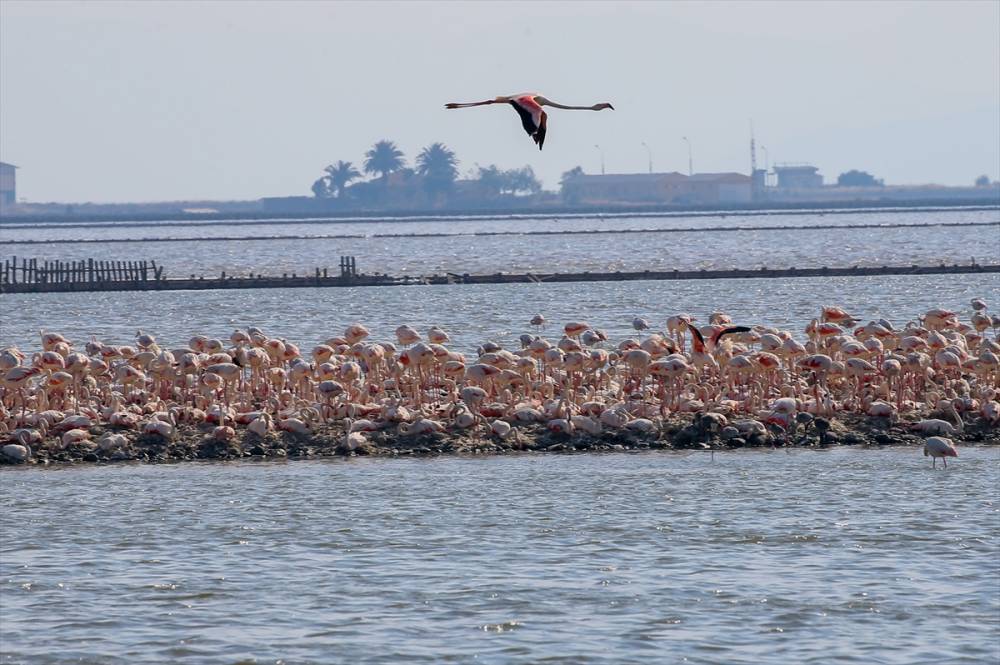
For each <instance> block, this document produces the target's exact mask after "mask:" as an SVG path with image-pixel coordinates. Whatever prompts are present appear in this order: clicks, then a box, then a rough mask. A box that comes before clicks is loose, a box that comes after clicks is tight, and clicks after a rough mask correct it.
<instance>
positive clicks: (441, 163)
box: [417, 143, 458, 194]
mask: <svg viewBox="0 0 1000 665" xmlns="http://www.w3.org/2000/svg"><path fill="white" fill-rule="evenodd" d="M457 165H458V159H456V158H455V153H454V152H452V151H451V150H448V148H447V147H446V146H445V145H444V144H443V143H432V144H431V145H429V146H427V147H426V148H424V149H423V150H422V151H421V152H420V154H419V155H417V173H419V174H420V175H421V176H423V177H424V187H425V188H426V189H427V191H428V193H430V194H435V193H439V192H446V191H448V190H449V189H451V186H452V185H453V184H454V183H455V178H457V177H458V168H457Z"/></svg>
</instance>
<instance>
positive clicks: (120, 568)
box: [0, 211, 1000, 664]
mask: <svg viewBox="0 0 1000 665" xmlns="http://www.w3.org/2000/svg"><path fill="white" fill-rule="evenodd" d="M789 217H790V216H780V217H775V218H773V219H772V220H771V221H773V222H774V223H776V224H781V225H787V224H792V223H794V220H790V219H789ZM854 217H856V219H855V218H854ZM996 217H997V213H996V211H975V212H961V211H959V212H951V211H949V212H927V213H906V214H903V213H888V212H887V213H877V214H874V215H854V216H853V217H852V215H851V214H847V215H836V216H826V217H822V219H821V218H820V216H819V215H812V216H810V215H808V214H806V215H803V216H802V220H801V221H802V222H803V223H818V222H822V223H846V224H848V225H849V224H851V223H870V222H872V221H873V220H875V219H882V220H883V222H884V223H887V224H894V223H931V222H930V221H928V220H933V219H937V220H939V221H941V222H947V223H955V222H961V221H962V220H966V221H971V222H975V223H981V222H983V221H986V222H992V221H994V220H995V219H996ZM574 223H580V224H584V225H586V224H591V225H592V227H593V228H594V229H595V230H607V229H608V228H620V229H622V230H625V229H627V228H628V227H630V226H631V227H632V228H653V227H654V226H656V225H658V224H659V225H664V226H666V225H670V224H675V225H680V226H684V225H688V226H690V225H692V224H706V225H720V224H727V225H728V224H732V225H738V224H751V223H752V224H755V225H760V224H764V223H769V221H768V220H767V219H765V218H764V216H761V219H754V220H748V219H746V218H739V219H729V218H727V219H725V220H719V219H714V220H710V219H707V218H706V219H695V220H694V221H692V220H691V219H684V220H678V219H666V220H657V219H648V218H632V219H615V220H600V219H591V220H583V221H579V220H578V221H577V222H574ZM393 224H395V225H397V226H398V227H400V228H403V227H405V232H408V233H413V232H431V231H432V230H433V229H434V228H435V227H434V226H426V225H425V224H402V223H398V222H391V223H390V222H387V223H385V224H374V225H373V224H365V225H359V227H363V228H364V229H365V233H366V234H369V235H370V234H374V233H384V232H388V231H391V230H393V229H394V228H395V227H394V226H392V225H393ZM426 224H428V225H429V224H441V225H448V224H464V225H467V227H462V226H448V227H447V228H448V229H451V231H448V232H449V233H451V232H453V231H455V230H459V231H462V233H466V234H467V235H461V234H460V235H453V236H448V237H444V238H441V237H438V238H416V239H413V238H391V239H379V238H357V239H351V240H329V241H309V240H293V241H246V242H244V241H209V240H205V241H198V242H192V241H183V242H179V243H172V242H171V243H147V244H142V245H135V246H132V245H130V244H129V243H124V244H122V243H95V244H81V245H78V246H77V245H65V244H56V245H31V246H26V245H4V244H3V243H2V242H0V255H4V256H6V255H10V254H14V253H16V254H18V255H19V256H25V255H29V256H30V255H32V253H34V255H37V256H39V257H47V258H57V257H58V258H62V259H66V258H71V257H70V256H68V254H71V253H72V252H77V254H74V255H73V256H76V257H77V258H81V257H88V256H89V257H93V258H103V259H122V258H137V256H136V255H139V258H157V260H158V261H162V262H163V264H164V265H166V266H168V271H169V270H170V269H171V267H176V266H182V267H183V268H184V271H191V272H198V273H201V272H204V273H206V274H211V273H213V272H215V271H217V270H219V269H220V267H221V269H227V270H232V269H233V268H234V267H237V266H242V268H244V269H247V270H250V269H252V270H254V271H263V272H265V273H268V274H275V273H280V272H282V271H288V272H292V271H295V270H299V271H300V272H302V271H311V269H312V268H313V267H314V266H316V265H329V266H335V265H336V256H335V255H336V254H341V253H344V254H355V255H357V256H358V267H359V269H360V270H363V271H368V272H372V271H375V270H382V271H385V272H391V273H394V274H401V273H403V272H406V271H410V272H412V273H413V274H418V273H420V274H425V273H430V272H437V271H440V270H442V269H448V270H454V271H459V272H492V271H494V270H515V269H530V270H539V271H541V270H559V269H562V270H568V269H571V270H577V269H581V270H582V269H593V270H598V269H608V268H609V267H610V268H611V269H615V268H614V266H616V265H621V267H622V268H623V269H644V268H648V269H654V268H657V267H663V266H665V265H670V266H671V267H673V266H676V267H678V268H684V267H701V266H704V267H725V266H731V265H735V266H741V267H747V266H751V267H752V266H757V265H761V264H767V265H769V266H772V267H777V266H781V265H830V266H834V265H850V264H852V263H855V262H862V263H864V262H868V263H874V264H878V265H881V264H883V263H887V264H888V263H903V264H909V263H931V262H932V263H936V262H938V261H942V260H943V261H947V262H949V263H951V262H955V261H959V262H967V261H968V259H969V257H971V256H976V257H977V259H978V260H979V261H980V262H981V263H986V262H994V263H995V262H1000V237H998V235H1000V231H998V229H997V227H995V226H987V227H983V226H968V227H956V228H948V229H942V228H940V227H937V228H935V227H929V228H914V229H846V230H845V229H842V230H834V231H830V230H827V231H792V230H788V231H753V232H749V231H747V232H742V231H740V232H711V231H704V232H701V233H698V232H684V233H663V232H650V233H649V234H634V233H622V234H616V233H610V234H609V233H602V234H594V235H576V234H564V235H552V236H474V235H468V234H471V233H482V232H487V233H488V232H491V230H496V229H501V230H504V229H509V228H515V229H518V228H520V229H526V230H530V229H542V230H545V229H550V228H561V227H560V225H566V224H567V222H566V221H565V220H556V221H546V220H530V221H529V220H520V221H517V220H514V221H511V220H505V221H502V222H501V221H489V220H486V221H484V220H472V221H463V222H434V223H431V222H428V223H426ZM509 224H515V226H514V227H509V226H508V225H509ZM614 224H617V225H618V227H613V226H611V227H609V225H614ZM517 225H520V226H517ZM582 228H586V226H584V227H582ZM348 230H352V229H350V228H349V227H345V226H344V225H338V226H337V228H335V229H319V228H317V227H316V226H308V228H306V225H303V229H302V232H303V233H331V234H332V233H339V234H344V233H346V232H347V231H348ZM2 233H3V236H2V237H0V240H10V239H12V237H11V234H12V233H18V234H22V233H28V234H29V235H30V237H34V238H37V237H39V236H40V234H45V235H44V236H42V237H48V238H50V239H55V238H56V237H61V238H63V239H67V238H72V237H81V238H82V237H88V235H89V236H90V237H95V238H96V237H99V235H100V234H111V235H104V236H102V237H104V238H113V237H121V236H122V234H123V233H143V234H145V233H154V234H168V235H169V234H175V235H177V236H180V235H182V234H183V235H191V234H192V233H193V232H192V229H191V228H180V225H176V228H174V227H172V226H171V225H164V226H157V227H153V228H142V229H133V230H128V231H125V230H123V229H103V228H102V229H97V228H94V229H58V230H53V229H48V228H47V229H44V230H42V231H36V232H22V231H10V230H5V231H3V232H2ZM194 233H198V234H202V233H205V234H211V233H217V234H225V235H229V234H233V233H248V234H258V233H268V234H276V233H289V227H288V226H286V225H280V227H279V226H277V225H276V226H275V227H274V228H270V227H266V225H265V227H264V228H263V230H262V227H261V226H248V227H245V228H244V227H240V226H239V225H238V224H234V225H232V227H199V228H198V230H197V231H195V232H194ZM49 234H51V235H49ZM60 234H61V235H60ZM69 234H73V235H69ZM272 243H278V244H272ZM281 243H285V244H281ZM344 243H348V244H346V245H345V244H344ZM349 243H356V245H354V246H351V245H350V244H349ZM157 252H160V253H161V254H156V253H157ZM671 262H674V263H673V264H672V263H671ZM998 296H1000V275H957V276H954V275H941V276H891V277H880V278H867V277H866V278H826V279H817V278H800V279H783V280H782V279H749V280H713V281H697V282H693V281H692V282H655V281H646V282H642V281H637V282H605V283H580V284H544V283H543V284H510V285H503V284H495V285H452V286H410V287H388V288H329V289H316V288H303V289H259V290H246V291H196V292H131V293H129V292H124V293H76V294H73V293H52V294H39V295H27V294H20V295H11V294H6V295H3V296H0V309H2V313H0V347H2V346H7V345H9V344H17V345H18V346H20V347H21V348H22V349H23V350H25V351H28V350H32V351H33V350H36V349H37V348H38V347H39V338H38V330H39V329H41V328H44V329H46V330H56V331H59V332H62V333H63V334H65V335H67V336H68V337H70V338H72V339H74V340H76V341H77V342H78V343H82V342H84V341H86V340H88V339H89V338H90V336H91V335H95V336H97V337H99V338H100V339H102V340H105V341H109V342H116V343H129V342H131V341H132V340H133V339H134V335H135V331H136V329H139V328H141V329H143V330H144V331H148V332H152V333H153V334H155V335H157V337H158V338H159V340H160V341H161V343H164V344H166V345H168V346H176V345H181V344H186V342H187V340H188V338H190V337H191V336H192V335H193V334H195V333H201V334H207V335H212V336H218V337H222V338H228V335H229V334H230V333H231V332H232V330H233V328H236V327H242V328H245V327H246V326H250V325H257V326H261V327H263V328H264V329H265V331H266V332H268V333H269V334H272V335H275V336H279V337H284V338H287V339H289V340H291V341H294V342H296V343H298V344H300V345H302V346H303V347H304V350H306V351H308V349H310V348H311V346H312V345H313V344H316V343H318V342H320V341H323V340H325V339H327V338H328V337H330V336H332V335H335V334H340V333H341V332H342V331H343V329H344V327H345V326H346V325H347V324H349V323H352V322H354V321H361V322H363V323H365V324H366V325H368V327H369V328H370V329H371V330H372V336H373V338H375V339H376V340H391V339H394V338H393V331H394V330H395V328H396V327H397V326H398V325H400V324H401V323H409V324H411V325H414V326H416V327H417V328H418V329H419V330H420V331H421V332H425V331H426V329H427V328H428V327H429V326H430V325H431V324H438V325H441V326H442V327H443V328H445V329H446V330H447V331H448V332H449V334H451V336H452V339H453V343H452V346H453V347H454V348H456V349H459V350H462V351H470V350H472V349H474V348H475V346H476V345H478V344H480V343H481V342H483V341H484V340H486V339H493V340H496V341H500V342H502V343H505V344H508V345H514V344H516V338H517V336H518V335H519V334H520V333H522V332H526V331H528V320H529V319H530V317H531V316H532V315H533V314H535V313H536V312H541V313H543V314H544V315H545V316H546V317H547V318H548V320H549V321H550V322H551V324H550V326H549V327H548V328H547V329H546V331H545V334H547V335H549V336H550V337H557V336H558V334H559V331H560V330H561V325H562V324H563V323H565V322H567V321H569V320H580V319H583V320H586V321H589V322H590V323H591V324H592V325H593V326H595V327H601V328H604V329H605V330H606V331H607V332H608V333H609V335H610V337H611V339H612V340H614V341H616V342H617V341H619V340H621V339H623V338H624V337H626V336H631V335H634V334H635V333H634V331H633V330H632V329H631V326H630V322H631V320H632V318H633V317H635V316H643V317H646V318H647V319H649V320H650V322H651V323H652V324H653V326H654V327H656V328H661V329H662V327H663V325H664V320H665V319H666V317H667V316H669V315H671V314H675V313H678V312H690V313H692V314H695V315H696V316H697V317H698V319H699V320H700V321H705V320H706V319H707V315H708V314H709V313H710V312H712V311H715V310H723V311H726V312H728V313H730V314H731V315H732V316H733V317H734V319H735V320H736V321H737V322H739V323H749V324H753V323H764V324H770V325H778V326H782V327H787V328H790V329H792V330H795V331H796V332H797V333H801V330H802V328H803V327H804V326H805V324H806V323H807V322H808V321H809V319H811V318H813V317H815V316H817V315H818V314H819V307H820V305H822V304H836V305H840V306H843V307H845V308H846V309H847V310H848V311H851V312H853V313H854V314H855V315H856V316H859V317H861V318H862V319H863V320H869V319H873V318H878V317H883V316H884V317H886V318H889V319H890V320H892V321H893V322H894V323H896V324H897V325H902V324H904V323H905V322H906V321H907V320H909V319H912V318H914V317H916V316H918V315H920V314H922V313H923V312H925V311H926V310H927V309H929V308H931V307H937V306H943V307H948V308H952V309H955V310H957V311H959V312H962V313H963V318H967V315H968V313H969V300H970V299H972V298H974V297H983V298H986V299H987V300H988V301H989V302H990V303H991V306H992V307H994V308H995V307H996V306H997V304H998V303H997V299H998ZM960 455H961V457H959V458H958V459H957V460H953V462H952V464H950V465H949V468H948V470H947V471H943V470H942V469H940V468H939V469H938V470H937V471H932V470H931V469H930V464H929V462H928V461H927V459H926V458H924V457H922V456H921V455H920V452H919V450H917V449H906V448H890V449H882V450H859V449H854V448H849V449H838V450H830V451H809V450H801V451H792V452H790V453H786V452H784V451H779V452H772V451H733V452H727V453H723V454H718V455H716V457H715V460H714V462H713V461H712V459H711V457H710V456H709V455H707V454H702V453H696V454H683V453H666V452H658V453H635V454H624V453H623V454H588V455H545V456H542V455H529V454H524V455H517V456H510V457H495V458H436V459H422V460H404V459H349V460H329V461H294V462H288V463H281V462H267V463H229V464H209V463H188V464H180V465H170V466H126V465H117V466H109V467H76V468H73V467H67V468H59V469H38V468H16V469H15V468H0V501H2V505H3V506H4V510H3V511H0V662H5V663H23V662H32V663H69V662H74V663H160V662H192V663H194V662H197V663H275V662H284V663H310V662H314V663H319V662H345V663H383V662H385V663H388V662H417V663H423V662H426V663H441V662H454V663H467V662H472V661H475V662H483V663H506V662H511V661H530V662H546V663H567V664H569V663H574V664H575V663H619V662H652V661H659V662H690V663H829V662H834V661H836V662H845V663H850V662H856V663H901V664H902V663H918V662H919V663H924V662H933V663H991V662H998V661H1000V570H998V567H997V563H996V562H997V561H998V560H1000V514H998V504H997V502H998V501H1000V497H998V494H997V487H1000V450H997V449H991V448H976V447H963V448H962V449H961V451H960Z"/></svg>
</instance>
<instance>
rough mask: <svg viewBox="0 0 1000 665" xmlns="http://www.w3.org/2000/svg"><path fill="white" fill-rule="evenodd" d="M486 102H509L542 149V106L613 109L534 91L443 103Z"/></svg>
mask: <svg viewBox="0 0 1000 665" xmlns="http://www.w3.org/2000/svg"><path fill="white" fill-rule="evenodd" d="M488 104H510V105H511V106H513V107H514V110H515V111H517V114H518V115H519V116H521V126H522V127H524V131H526V132H528V136H530V137H531V138H532V139H534V141H535V143H537V144H538V149H539V150H541V149H542V145H543V144H544V143H545V131H546V121H547V118H548V115H547V114H546V113H545V111H543V110H542V107H543V106H551V107H553V108H557V109H569V110H574V111H601V110H603V109H611V110H612V111H614V110H615V107H614V106H612V105H611V104H609V103H608V102H601V103H600V104H594V105H593V106H566V105H565V104H557V103H555V102H553V101H550V100H548V99H546V98H545V97H542V96H541V95H539V94H537V93H534V92H524V93H521V94H519V95H509V96H506V97H496V98H494V99H487V100H486V101H484V102H469V103H462V104H459V103H454V102H452V103H450V104H445V105H444V107H445V108H446V109H464V108H468V107H470V106H486V105H488Z"/></svg>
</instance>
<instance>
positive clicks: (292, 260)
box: [0, 209, 1000, 277]
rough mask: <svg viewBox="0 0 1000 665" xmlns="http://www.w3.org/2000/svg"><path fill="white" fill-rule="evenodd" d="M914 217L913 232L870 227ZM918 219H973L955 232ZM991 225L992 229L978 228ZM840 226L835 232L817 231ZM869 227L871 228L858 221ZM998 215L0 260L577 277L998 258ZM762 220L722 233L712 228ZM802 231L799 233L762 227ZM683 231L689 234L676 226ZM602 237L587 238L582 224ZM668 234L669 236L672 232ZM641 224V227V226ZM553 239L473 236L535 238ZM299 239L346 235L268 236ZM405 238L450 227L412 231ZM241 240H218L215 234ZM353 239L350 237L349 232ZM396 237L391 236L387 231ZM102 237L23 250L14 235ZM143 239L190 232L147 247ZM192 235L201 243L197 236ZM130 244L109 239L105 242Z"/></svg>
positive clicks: (548, 229)
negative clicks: (346, 266) (345, 263)
mask: <svg viewBox="0 0 1000 665" xmlns="http://www.w3.org/2000/svg"><path fill="white" fill-rule="evenodd" d="M872 224H884V225H899V224H906V225H909V228H905V227H904V228H900V227H895V226H887V227H885V228H871V227H870V226H868V225H872ZM920 224H975V225H974V226H971V225H970V226H955V227H949V228H947V229H942V228H941V227H935V226H930V227H927V226H918V225H920ZM983 224H992V226H982V225H983ZM816 225H836V226H837V227H839V228H835V229H829V228H825V229H815V228H810V227H813V226H816ZM861 225H865V226H861ZM998 225H1000V210H996V209H993V210H951V211H933V212H907V213H902V212H873V213H857V212H855V213H839V214H820V213H803V214H794V215H786V214H783V215H766V214H762V215H745V216H732V215H729V216H725V217H723V216H709V215H698V216H695V217H666V218H650V217H611V218H601V217H572V218H564V217H556V218H552V219H530V220H529V219H507V218H504V219H476V220H459V221H428V222H419V223H417V222H404V221H385V222H328V223H311V224H303V223H287V222H285V223H273V224H257V223H254V224H245V225H241V223H240V222H239V221H235V222H232V223H231V224H226V225H223V226H199V227H191V226H190V225H185V224H178V223H174V224H170V223H164V224H157V225H155V226H151V227H139V228H116V227H96V228H59V227H56V226H55V225H51V226H48V227H45V228H42V229H0V257H4V258H8V257H10V256H13V255H17V256H18V257H21V258H37V259H39V260H40V261H44V260H60V261H79V260H86V259H88V258H92V259H95V260H104V261H128V260H154V261H156V262H157V264H158V265H161V266H164V270H165V274H166V275H167V276H172V277H186V276H188V275H192V274H194V275H206V276H218V275H219V274H220V273H222V272H223V271H225V272H226V273H227V274H229V275H246V274H249V273H254V274H264V275H281V274H283V273H288V274H291V273H296V274H299V275H303V274H312V273H313V272H314V270H315V269H316V268H328V269H330V270H333V271H334V272H337V271H338V270H339V268H338V265H339V261H340V256H341V255H351V256H355V257H356V258H357V269H358V271H359V272H363V273H369V274H371V273H376V272H379V273H385V274H389V275H429V274H443V273H445V272H454V273H459V274H462V273H469V274H489V273H495V272H580V271H584V270H589V271H592V272H601V271H615V270H622V271H641V270H673V269H677V270H697V269H700V268H704V269H706V270H708V269H727V268H758V267H761V266H768V267H771V268H787V267H800V268H805V267H821V266H852V265H874V266H879V265H911V264H920V265H928V264H935V265H936V264H938V263H940V262H945V263H948V264H952V263H963V264H964V263H969V262H970V261H971V260H972V259H973V258H975V260H976V261H977V262H979V263H982V264H986V263H1000V226H998ZM720 226H721V227H755V228H758V229H759V230H747V231H729V232H718V231H708V230H703V229H707V228H710V227H720ZM775 226H798V227H802V228H803V229H806V230H799V229H769V228H762V227H775ZM676 229H692V230H690V231H682V232H673V231H675V230H676ZM588 230H590V231H600V232H601V233H592V234H587V233H580V232H581V231H588ZM668 230H669V231H672V232H665V231H668ZM638 231H643V232H638ZM536 232H545V233H546V235H476V234H490V233H514V234H517V233H536ZM295 234H303V235H310V236H317V235H326V236H340V237H332V238H331V237H326V238H302V239H278V240H275V239H261V238H267V237H268V236H275V235H285V236H287V235H295ZM399 234H445V235H444V236H443V237H442V236H440V235H433V236H430V237H427V236H421V237H404V236H400V235H399ZM218 236H225V237H240V238H245V240H223V241H220V240H213V239H212V238H213V237H218ZM346 236H350V237H346ZM387 236H388V237H387ZM83 238H86V239H91V240H104V241H105V242H95V243H69V244H56V245H45V244H43V245H17V244H11V241H15V240H45V239H48V240H62V241H65V240H71V239H83ZM144 238H186V239H185V240H176V241H172V242H143V240H142V239H144ZM192 238H194V239H192ZM111 239H115V240H129V239H134V240H133V241H131V242H107V241H108V240H111Z"/></svg>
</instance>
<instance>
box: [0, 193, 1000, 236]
mask: <svg viewBox="0 0 1000 665" xmlns="http://www.w3.org/2000/svg"><path fill="white" fill-rule="evenodd" d="M68 205H70V204H68ZM73 205H75V204H73ZM122 205H128V204H122ZM984 210H1000V200H997V201H996V202H987V201H983V202H969V201H949V200H925V201H891V200H886V201H850V202H831V203H820V202H794V203H774V202H761V203H760V204H754V205H734V206H666V205H619V206H559V207H544V206H533V207H514V208H496V209H489V208H487V209H484V208H476V209H466V210H448V211H442V210H345V211H339V212H316V211H308V212H303V211H281V210H268V211H263V210H254V211H240V212H211V213H185V212H182V211H167V212H156V213H117V212H115V213H85V212H82V213H74V214H59V215H56V214H34V215H23V214H22V215H11V214H6V215H3V216H2V217H0V228H5V229H18V228H37V227H38V226H39V225H52V226H59V227H61V228H74V227H76V228H79V227H83V226H87V227H99V226H101V225H108V226H115V227H123V228H124V227H130V226H131V227H140V226H155V225H159V224H161V223H163V222H184V223H185V225H187V226H214V225H221V224H226V223H229V222H231V221H235V220H240V221H241V222H242V223H243V224H281V223H290V224H292V223H294V224H349V223H360V222H381V221H393V222H399V223H416V222H451V221H471V220H481V219H500V218H511V219H529V220H530V219H547V218H552V217H595V216H637V217H650V218H664V217H679V218H685V217H706V216H727V215H731V216H757V215H798V214H804V213H810V212H811V213H818V214H824V215H825V214H848V213H860V214H865V213H878V212H936V211H969V212H975V211H984Z"/></svg>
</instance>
